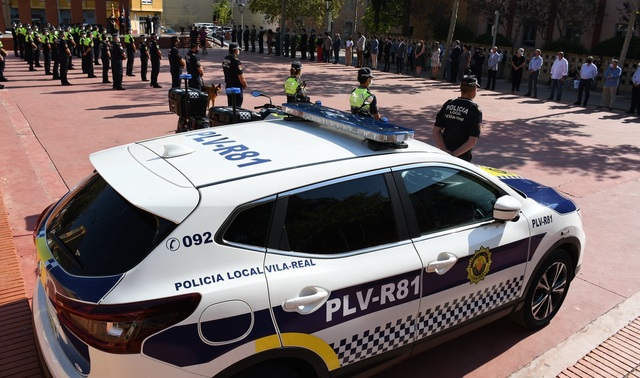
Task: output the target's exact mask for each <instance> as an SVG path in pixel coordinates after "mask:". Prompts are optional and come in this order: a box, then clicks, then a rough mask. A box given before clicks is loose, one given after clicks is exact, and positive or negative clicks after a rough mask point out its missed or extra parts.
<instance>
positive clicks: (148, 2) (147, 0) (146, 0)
mask: <svg viewBox="0 0 640 378" xmlns="http://www.w3.org/2000/svg"><path fill="white" fill-rule="evenodd" d="M142 5H153V0H142Z"/></svg>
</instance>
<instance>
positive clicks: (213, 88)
mask: <svg viewBox="0 0 640 378" xmlns="http://www.w3.org/2000/svg"><path fill="white" fill-rule="evenodd" d="M220 86H221V85H220V84H218V85H214V84H205V85H204V86H203V87H202V89H204V91H205V92H206V93H207V109H208V108H209V103H211V107H213V106H216V97H218V95H219V94H220V90H221V89H220Z"/></svg>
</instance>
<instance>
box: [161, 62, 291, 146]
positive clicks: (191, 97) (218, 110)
mask: <svg viewBox="0 0 640 378" xmlns="http://www.w3.org/2000/svg"><path fill="white" fill-rule="evenodd" d="M180 78H181V79H184V83H185V85H184V89H183V88H171V89H170V90H169V110H170V111H171V112H172V113H175V114H177V115H178V117H179V118H178V125H177V127H176V134H177V133H181V132H185V131H191V130H198V129H204V128H208V127H213V126H222V125H229V124H234V123H241V122H252V121H260V120H263V119H266V118H267V117H268V116H269V115H271V114H276V113H278V112H280V111H281V107H279V106H277V105H273V102H272V101H271V97H269V96H267V95H266V94H264V93H262V92H260V91H257V90H254V91H252V92H251V95H252V96H254V97H261V96H262V97H266V98H268V99H269V103H265V104H264V105H260V106H256V107H255V108H254V109H255V110H257V109H260V112H259V113H256V112H255V111H252V110H248V109H244V108H238V107H236V106H235V104H232V106H214V107H212V108H210V109H209V110H208V113H207V105H208V95H207V94H206V93H205V92H202V91H200V90H197V89H194V88H189V79H190V78H191V75H190V74H182V75H180ZM237 93H240V88H227V89H226V94H237Z"/></svg>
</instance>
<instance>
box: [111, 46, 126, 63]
mask: <svg viewBox="0 0 640 378" xmlns="http://www.w3.org/2000/svg"><path fill="white" fill-rule="evenodd" d="M123 54H124V49H123V48H122V45H121V44H120V43H119V42H113V44H112V45H111V61H112V62H122V55H123Z"/></svg>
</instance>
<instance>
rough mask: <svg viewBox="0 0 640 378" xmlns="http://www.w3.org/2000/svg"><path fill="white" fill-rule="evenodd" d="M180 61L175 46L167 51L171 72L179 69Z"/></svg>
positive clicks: (178, 51)
mask: <svg viewBox="0 0 640 378" xmlns="http://www.w3.org/2000/svg"><path fill="white" fill-rule="evenodd" d="M180 60H182V56H181V55H180V50H179V49H178V48H177V47H176V46H173V47H172V48H171V50H170V51H169V66H171V69H172V70H179V69H180Z"/></svg>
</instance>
